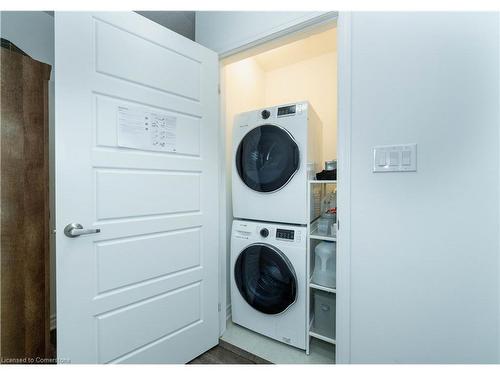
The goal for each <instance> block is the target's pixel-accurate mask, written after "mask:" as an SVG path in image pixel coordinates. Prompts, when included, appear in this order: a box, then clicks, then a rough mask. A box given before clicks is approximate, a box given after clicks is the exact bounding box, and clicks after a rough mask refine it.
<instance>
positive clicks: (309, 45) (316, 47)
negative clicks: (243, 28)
mask: <svg viewBox="0 0 500 375" xmlns="http://www.w3.org/2000/svg"><path fill="white" fill-rule="evenodd" d="M336 50H337V29H336V28H333V29H329V30H327V31H323V32H321V33H318V34H314V35H311V36H309V37H307V38H304V39H300V40H297V41H295V42H292V43H288V44H285V45H284V46H281V47H278V48H275V49H272V50H269V51H266V52H263V53H261V54H258V55H256V56H255V57H254V58H255V60H256V61H257V63H258V64H259V65H260V66H261V67H262V69H264V70H273V69H277V68H281V67H283V66H286V65H291V64H295V63H297V62H299V61H302V60H306V59H311V58H313V57H316V56H319V55H323V54H325V53H329V52H335V51H336Z"/></svg>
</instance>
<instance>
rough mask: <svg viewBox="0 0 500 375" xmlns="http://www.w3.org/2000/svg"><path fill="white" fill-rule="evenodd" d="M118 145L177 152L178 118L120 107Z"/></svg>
mask: <svg viewBox="0 0 500 375" xmlns="http://www.w3.org/2000/svg"><path fill="white" fill-rule="evenodd" d="M117 117H118V127H117V133H118V134H117V139H118V146H120V147H128V148H135V149H139V150H151V151H164V152H176V151H177V150H176V143H177V133H176V128H177V118H176V117H174V116H169V115H166V114H164V113H160V112H153V111H146V110H143V109H140V108H130V107H123V106H120V107H118V112H117Z"/></svg>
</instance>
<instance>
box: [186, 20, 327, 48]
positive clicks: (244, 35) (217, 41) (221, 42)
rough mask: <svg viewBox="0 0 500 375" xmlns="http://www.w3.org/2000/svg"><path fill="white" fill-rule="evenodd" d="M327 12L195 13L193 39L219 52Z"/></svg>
mask: <svg viewBox="0 0 500 375" xmlns="http://www.w3.org/2000/svg"><path fill="white" fill-rule="evenodd" d="M326 13H327V12H242V11H239V12H196V29H195V31H196V37H195V40H196V41H197V42H198V43H200V44H202V45H204V46H205V47H207V48H210V49H211V50H214V51H215V52H218V53H219V54H221V55H225V54H227V53H229V52H230V51H235V50H237V49H239V48H241V47H243V46H246V45H249V44H251V43H253V42H255V41H257V40H260V39H266V38H268V37H269V36H270V35H274V34H279V33H281V32H283V31H284V30H288V29H293V28H294V27H296V26H297V25H300V24H304V23H307V22H309V21H311V20H312V19H314V18H316V17H319V16H323V15H325V14H326Z"/></svg>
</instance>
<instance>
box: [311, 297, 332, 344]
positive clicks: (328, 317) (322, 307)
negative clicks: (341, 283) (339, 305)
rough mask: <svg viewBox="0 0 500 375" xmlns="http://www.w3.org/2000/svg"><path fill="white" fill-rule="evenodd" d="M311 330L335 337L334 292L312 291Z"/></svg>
mask: <svg viewBox="0 0 500 375" xmlns="http://www.w3.org/2000/svg"><path fill="white" fill-rule="evenodd" d="M313 330H314V332H315V333H318V334H320V335H322V336H326V337H329V338H331V339H335V294H333V293H328V292H323V291H322V290H315V291H314V324H313Z"/></svg>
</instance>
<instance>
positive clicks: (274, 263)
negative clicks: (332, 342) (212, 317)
mask: <svg viewBox="0 0 500 375" xmlns="http://www.w3.org/2000/svg"><path fill="white" fill-rule="evenodd" d="M234 278H235V281H236V286H237V287H238V290H239V292H240V294H241V296H242V297H243V298H244V299H245V301H246V302H247V303H248V304H249V305H250V306H252V307H253V308H254V309H256V310H258V311H260V312H262V313H264V314H279V313H281V312H283V311H285V310H286V309H287V308H288V307H289V306H290V305H292V304H293V303H294V302H295V300H296V298H297V278H296V276H295V271H294V270H293V266H292V265H291V263H290V261H289V260H288V258H287V257H286V256H285V255H284V254H283V253H282V252H281V251H279V250H278V249H276V248H274V247H271V246H268V245H265V244H254V245H251V246H249V247H247V248H246V249H244V250H243V251H242V252H241V253H240V254H239V256H238V258H237V260H236V263H235V266H234Z"/></svg>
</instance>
